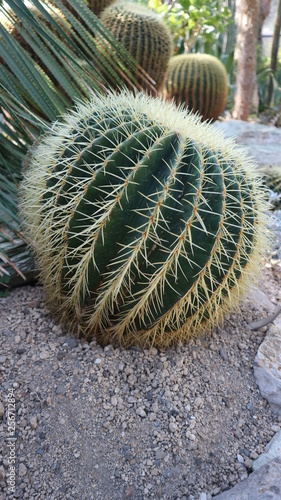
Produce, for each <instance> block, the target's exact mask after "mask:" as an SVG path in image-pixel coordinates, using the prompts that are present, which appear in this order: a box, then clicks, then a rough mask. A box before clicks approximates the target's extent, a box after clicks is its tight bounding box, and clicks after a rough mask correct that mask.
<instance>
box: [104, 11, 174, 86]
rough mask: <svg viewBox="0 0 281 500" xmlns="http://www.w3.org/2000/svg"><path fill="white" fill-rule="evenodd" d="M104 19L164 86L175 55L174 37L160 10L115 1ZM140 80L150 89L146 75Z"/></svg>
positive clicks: (112, 31) (140, 62) (154, 78)
mask: <svg viewBox="0 0 281 500" xmlns="http://www.w3.org/2000/svg"><path fill="white" fill-rule="evenodd" d="M100 19H101V21H102V23H103V24H104V26H105V27H106V28H107V29H108V30H109V31H110V32H111V33H112V34H113V35H114V36H115V37H116V38H117V40H118V41H119V42H121V43H122V44H123V45H124V47H125V48H126V49H127V50H128V52H130V54H131V55H132V56H133V57H134V58H135V59H136V61H137V62H138V63H139V64H140V66H141V67H142V68H143V69H144V71H146V73H148V75H149V76H150V77H151V78H152V80H154V81H155V89H156V90H160V89H161V88H162V87H163V84H164V79H165V75H166V71H167V67H168V62H169V59H170V57H171V55H172V37H171V34H170V31H169V29H168V27H167V26H166V25H165V24H164V23H163V22H162V21H161V19H160V17H159V16H158V14H156V13H155V12H153V11H152V10H151V9H148V8H146V7H144V6H142V5H137V4H132V3H129V2H128V3H124V4H123V3H120V4H118V3H115V4H113V5H110V6H109V7H107V8H106V9H105V10H104V11H103V12H102V13H101V15H100ZM139 83H140V84H141V86H142V88H143V89H145V90H150V87H149V86H148V84H147V83H146V81H145V79H143V81H139Z"/></svg>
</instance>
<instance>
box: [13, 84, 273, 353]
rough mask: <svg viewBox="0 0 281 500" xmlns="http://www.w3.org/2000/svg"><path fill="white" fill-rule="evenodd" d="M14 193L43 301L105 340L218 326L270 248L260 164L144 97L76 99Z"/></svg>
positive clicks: (152, 340)
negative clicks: (31, 248)
mask: <svg viewBox="0 0 281 500" xmlns="http://www.w3.org/2000/svg"><path fill="white" fill-rule="evenodd" d="M21 191H22V201H21V210H22V214H23V218H24V221H25V227H26V230H27V233H28V235H29V237H30V241H31V243H32V245H33V246H34V249H35V253H36V257H37V262H38V268H39V270H40V276H41V281H42V283H43V286H44V288H45V291H46V295H47V298H48V299H49V302H50V303H52V304H54V305H55V307H56V308H57V309H58V310H59V313H60V316H61V318H63V319H66V320H67V321H68V322H72V323H73V325H74V327H75V328H76V329H77V325H78V326H80V327H81V328H82V331H83V332H84V334H85V335H87V336H88V337H89V338H91V336H92V335H93V334H95V335H96V336H97V337H98V339H99V340H100V341H101V342H103V343H107V342H109V341H114V340H116V339H117V340H118V341H119V343H121V344H123V345H126V346H127V345H130V344H132V343H137V344H140V345H143V346H144V345H146V346H147V345H152V344H155V345H158V346H167V345H169V344H171V343H173V342H176V341H178V340H180V341H181V340H185V339H188V338H189V337H190V336H192V335H198V333H199V332H200V331H201V330H202V328H203V327H204V328H207V327H208V326H212V325H215V324H217V322H218V321H220V320H221V318H222V317H223V314H224V313H225V312H226V311H228V310H229V309H232V308H233V307H234V305H235V303H236V302H237V299H238V298H239V297H240V296H241V293H243V290H244V288H245V284H246V283H247V281H248V278H249V277H251V276H253V275H256V270H257V268H259V266H260V261H261V253H262V249H263V248H264V247H265V246H266V238H265V222H264V219H263V214H262V211H263V208H264V202H263V193H262V191H261V188H260V181H259V180H258V178H257V176H256V174H255V169H254V165H253V164H252V163H251V162H250V161H249V160H247V159H246V158H245V155H244V153H243V152H242V151H241V150H240V149H239V148H237V147H236V146H235V145H234V143H233V142H232V141H231V140H226V139H224V138H223V136H222V135H221V133H220V132H218V131H214V130H213V128H212V126H211V125H209V124H206V123H201V122H200V119H199V118H198V117H196V116H194V115H191V114H187V113H186V112H184V111H180V110H178V109H177V108H176V107H175V106H174V105H173V104H169V103H167V102H164V101H162V100H160V99H152V98H150V97H148V96H146V95H144V94H138V95H137V96H135V97H134V96H133V95H132V94H129V93H127V92H123V93H121V95H119V96H117V95H115V94H114V93H110V94H108V95H106V96H102V95H100V96H95V97H93V98H92V100H91V101H90V102H88V103H86V104H82V103H81V104H79V105H78V107H77V110H76V111H74V112H71V113H70V114H68V115H66V116H65V119H64V121H63V122H61V123H59V124H56V125H55V126H54V127H53V129H52V130H51V131H50V133H48V134H47V135H46V137H44V138H43V139H42V141H41V143H40V144H39V145H38V146H36V147H35V148H34V151H33V152H32V153H31V156H30V159H29V166H28V168H27V171H26V175H25V180H24V182H23V185H22V188H21ZM203 325H204V326H203Z"/></svg>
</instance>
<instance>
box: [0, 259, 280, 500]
mask: <svg viewBox="0 0 281 500" xmlns="http://www.w3.org/2000/svg"><path fill="white" fill-rule="evenodd" d="M273 264H274V262H273ZM280 273H281V268H280V267H279V266H278V265H274V266H271V265H270V264H269V263H267V264H266V266H265V268H264V272H263V278H262V281H261V282H260V288H261V289H262V290H263V291H264V292H266V293H267V295H268V297H269V298H270V299H271V300H272V301H273V302H274V303H276V304H278V303H280V302H281V294H280V289H279V283H280ZM268 312H269V311H268V310H267V309H266V307H264V306H263V307H262V306H261V307H254V306H253V304H251V303H249V302H247V301H244V302H243V304H242V306H241V311H240V314H239V315H232V316H230V318H229V319H228V320H227V321H226V322H225V324H224V326H223V327H221V328H218V329H217V330H215V331H214V332H213V334H212V335H206V336H205V337H201V338H200V339H198V340H196V341H192V342H190V343H189V344H188V345H185V346H181V347H178V348H172V349H169V350H166V351H163V352H161V351H158V350H156V349H155V348H152V349H151V350H150V351H149V352H148V351H144V352H142V351H140V350H139V349H136V348H131V349H128V350H123V349H119V348H117V349H116V348H115V349H113V348H112V347H111V346H107V347H105V348H104V349H102V348H101V347H99V346H98V345H96V343H95V342H92V343H91V344H88V343H86V342H83V341H77V340H76V339H74V338H73V337H71V336H70V335H69V334H68V332H66V331H62V330H61V328H60V327H59V326H58V325H57V324H56V323H55V320H54V318H53V317H52V316H51V315H50V313H49V312H48V310H47V309H46V307H45V305H44V295H43V291H42V289H41V288H40V287H31V286H27V287H23V288H18V289H14V290H12V292H11V293H10V294H9V295H8V297H6V298H1V299H0V317H1V326H0V331H1V337H0V342H1V344H0V345H1V347H0V349H1V351H0V369H1V371H2V378H1V379H0V388H1V395H0V401H1V402H2V403H0V424H1V428H0V431H1V443H2V444H3V450H2V457H1V458H2V465H0V485H1V486H2V491H3V496H2V497H1V498H9V497H10V496H11V497H14V498H27V499H43V498H48V499H55V500H58V499H68V498H70V499H77V498H81V499H85V500H89V499H92V500H107V499H109V500H114V499H116V500H117V499H122V500H124V499H133V500H138V499H153V498H156V499H162V500H166V499H167V500H168V499H169V500H172V499H182V500H184V499H189V500H192V499H195V500H197V499H202V500H203V499H204V498H205V499H206V498H207V499H210V498H211V496H212V495H216V494H218V493H220V492H221V491H223V490H225V489H228V488H230V487H232V486H233V485H235V484H236V483H237V482H239V481H241V480H242V479H245V478H246V477H247V475H248V474H249V473H250V472H251V466H252V460H253V459H255V458H257V456H258V455H259V454H260V453H262V452H264V450H265V446H266V444H267V443H268V442H269V441H270V440H271V438H272V437H273V435H274V434H275V433H276V432H277V431H278V430H279V429H280V428H281V417H278V416H276V415H275V414H273V413H272V411H271V409H270V407H269V406H268V404H267V402H266V401H265V400H264V399H263V398H262V397H261V395H260V393H259V390H258V387H257V386H256V384H255V381H254V376H253V362H254V358H255V355H256V352H257V349H258V347H259V345H260V343H261V342H262V340H263V338H264V336H265V334H266V329H267V327H263V329H262V331H256V332H253V331H250V329H249V327H248V323H250V322H251V321H254V320H256V319H260V318H261V317H264V316H266V315H267V314H268ZM11 394H12V395H13V396H14V399H15V407H13V405H11V406H10V407H8V401H7V398H8V396H9V395H11ZM13 415H14V417H15V432H16V434H15V437H16V441H15V442H16V446H14V455H15V469H14V473H15V476H16V488H15V492H13V493H9V490H8V479H11V477H12V476H11V474H12V472H11V462H12V461H11V454H12V458H14V455H13V449H12V445H10V443H11V442H12V441H9V439H8V438H9V431H10V432H12V434H13V429H12V430H11V427H10V428H9V425H8V424H9V422H10V424H11V422H12V421H13ZM8 418H9V419H10V420H9V421H8ZM9 460H10V461H9ZM10 484H11V483H10Z"/></svg>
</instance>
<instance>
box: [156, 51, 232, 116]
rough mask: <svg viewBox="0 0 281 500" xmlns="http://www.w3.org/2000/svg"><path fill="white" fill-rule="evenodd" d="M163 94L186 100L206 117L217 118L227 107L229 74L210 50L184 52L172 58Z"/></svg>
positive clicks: (184, 101)
mask: <svg viewBox="0 0 281 500" xmlns="http://www.w3.org/2000/svg"><path fill="white" fill-rule="evenodd" d="M164 94H165V96H166V98H167V99H172V98H173V99H174V100H175V102H176V104H184V105H185V106H186V107H188V108H189V109H190V110H192V111H193V112H194V113H195V112H199V114H200V115H201V116H202V119H203V120H207V119H213V120H216V119H217V118H218V117H219V115H220V114H221V113H222V112H223V111H224V109H225V106H226V101H227V95H228V78H227V73H226V70H225V67H224V65H223V64H222V63H221V62H220V60H219V59H217V58H216V57H214V56H210V55H208V54H184V55H180V56H174V57H172V58H171V59H170V62H169V66H168V72H167V77H166V82H165V90H164Z"/></svg>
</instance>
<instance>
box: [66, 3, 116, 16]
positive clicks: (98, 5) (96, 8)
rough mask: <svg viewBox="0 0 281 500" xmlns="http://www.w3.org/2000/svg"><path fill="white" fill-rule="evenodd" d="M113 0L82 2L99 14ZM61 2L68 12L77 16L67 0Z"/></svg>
mask: <svg viewBox="0 0 281 500" xmlns="http://www.w3.org/2000/svg"><path fill="white" fill-rule="evenodd" d="M113 1H114V0H82V2H83V3H84V4H85V5H87V7H88V8H89V9H90V10H91V11H92V12H93V13H94V14H95V15H96V16H99V15H100V13H101V12H102V11H103V10H104V9H105V8H106V7H108V5H110V4H111V3H112V2H113ZM61 2H62V4H63V5H65V6H66V7H67V8H68V9H69V10H70V12H72V13H73V14H75V15H76V16H77V12H76V10H75V9H74V8H71V4H70V3H69V1H68V0H61Z"/></svg>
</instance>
